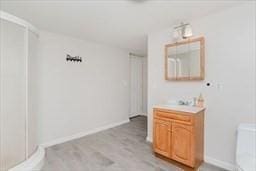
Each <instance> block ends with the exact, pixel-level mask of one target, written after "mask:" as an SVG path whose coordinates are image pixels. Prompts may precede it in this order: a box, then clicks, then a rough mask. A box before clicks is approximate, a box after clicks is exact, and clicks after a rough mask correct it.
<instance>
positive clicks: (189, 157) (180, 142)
mask: <svg viewBox="0 0 256 171" xmlns="http://www.w3.org/2000/svg"><path fill="white" fill-rule="evenodd" d="M153 122H154V124H153V127H154V128H153V134H154V135H153V148H154V152H155V153H158V154H160V155H162V156H165V157H167V158H169V159H172V160H175V161H178V162H180V163H182V164H185V165H187V166H190V167H193V168H194V167H198V166H199V165H200V164H201V163H202V162H203V153H204V150H203V149H204V110H202V111H200V112H198V113H188V112H180V111H173V110H167V109H158V108H154V121H153Z"/></svg>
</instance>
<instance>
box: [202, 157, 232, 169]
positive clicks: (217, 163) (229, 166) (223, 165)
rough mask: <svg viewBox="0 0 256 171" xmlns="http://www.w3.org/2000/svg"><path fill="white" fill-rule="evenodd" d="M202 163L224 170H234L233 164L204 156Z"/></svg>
mask: <svg viewBox="0 0 256 171" xmlns="http://www.w3.org/2000/svg"><path fill="white" fill-rule="evenodd" d="M204 161H205V162H206V163H209V164H212V165H215V166H218V167H220V168H223V169H226V170H230V171H234V170H236V166H235V165H234V164H231V163H228V162H224V161H221V160H218V159H215V158H212V157H209V156H206V155H205V156H204Z"/></svg>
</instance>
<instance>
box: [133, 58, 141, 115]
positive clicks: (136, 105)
mask: <svg viewBox="0 0 256 171" xmlns="http://www.w3.org/2000/svg"><path fill="white" fill-rule="evenodd" d="M130 69H131V70H130V74H131V86H130V87H131V92H130V93H131V95H130V100H131V102H130V104H131V108H130V117H133V116H136V115H140V114H142V113H143V111H142V110H143V108H142V107H143V58H142V57H137V56H133V55H130Z"/></svg>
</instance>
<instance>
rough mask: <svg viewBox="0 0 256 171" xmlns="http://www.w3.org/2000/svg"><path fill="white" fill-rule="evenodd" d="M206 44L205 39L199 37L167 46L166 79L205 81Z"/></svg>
mask: <svg viewBox="0 0 256 171" xmlns="http://www.w3.org/2000/svg"><path fill="white" fill-rule="evenodd" d="M204 42H205V40H204V37H198V38H193V39H187V40H183V41H180V42H175V43H172V44H167V45H165V79H166V80H170V81H182V80H184V81H186V80H187V81H189V80H204V75H205V49H204Z"/></svg>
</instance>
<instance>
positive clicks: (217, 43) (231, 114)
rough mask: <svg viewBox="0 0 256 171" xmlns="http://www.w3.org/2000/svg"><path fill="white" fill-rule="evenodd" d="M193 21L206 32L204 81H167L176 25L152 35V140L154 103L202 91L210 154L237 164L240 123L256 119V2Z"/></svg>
mask: <svg viewBox="0 0 256 171" xmlns="http://www.w3.org/2000/svg"><path fill="white" fill-rule="evenodd" d="M191 24H192V27H193V32H194V35H196V36H199V35H203V36H205V41H206V42H205V47H206V66H205V67H206V78H205V80H204V81H198V82H169V81H165V80H164V45H165V44H168V43H171V42H172V40H171V37H172V27H170V28H168V29H166V30H163V31H161V32H158V33H153V34H150V35H149V37H148V113H149V115H148V125H149V126H148V128H149V129H148V139H149V140H152V107H153V105H155V104H159V103H165V102H167V100H169V99H180V98H192V97H197V96H199V93H200V92H202V93H203V96H204V98H205V101H206V107H207V110H206V115H205V155H206V156H207V160H208V161H211V162H212V163H215V164H218V165H221V166H222V167H226V168H232V166H233V164H234V162H235V145H236V128H237V126H238V124H239V123H241V122H256V118H255V87H256V85H255V78H256V74H255V4H252V3H249V4H248V5H247V4H246V5H244V6H238V7H234V8H230V9H228V10H226V11H222V12H219V13H216V14H214V15H210V16H206V17H204V18H200V19H198V20H196V21H192V22H191ZM207 82H210V83H211V86H210V87H206V85H205V84H206V83H207ZM214 159H216V160H214Z"/></svg>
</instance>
